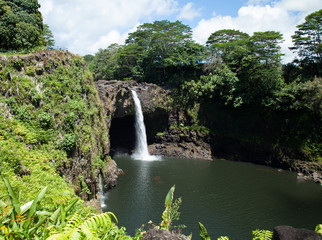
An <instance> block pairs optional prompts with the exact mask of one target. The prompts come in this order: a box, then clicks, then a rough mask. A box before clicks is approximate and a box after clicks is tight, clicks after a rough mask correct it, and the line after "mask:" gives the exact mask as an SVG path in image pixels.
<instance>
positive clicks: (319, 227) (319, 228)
mask: <svg viewBox="0 0 322 240" xmlns="http://www.w3.org/2000/svg"><path fill="white" fill-rule="evenodd" d="M315 232H317V233H319V234H321V235H322V224H318V225H316V227H315Z"/></svg>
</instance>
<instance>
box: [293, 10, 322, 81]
mask: <svg viewBox="0 0 322 240" xmlns="http://www.w3.org/2000/svg"><path fill="white" fill-rule="evenodd" d="M297 29H298V30H297V31H295V34H294V35H293V36H292V39H293V43H294V46H293V47H290V49H291V50H293V51H294V52H296V53H297V54H298V56H299V58H300V64H301V65H303V66H304V67H305V68H308V67H309V69H308V71H307V72H310V71H311V73H312V74H311V75H313V76H314V75H316V76H321V74H322V70H321V68H322V36H321V33H322V9H320V10H319V11H316V12H314V13H311V14H309V15H308V16H307V17H306V18H305V22H304V23H302V24H300V25H298V26H297ZM310 66H313V68H312V67H310Z"/></svg>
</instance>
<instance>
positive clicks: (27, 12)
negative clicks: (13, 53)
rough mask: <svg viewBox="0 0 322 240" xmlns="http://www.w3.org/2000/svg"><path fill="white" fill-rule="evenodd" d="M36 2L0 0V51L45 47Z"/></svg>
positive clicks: (32, 0)
mask: <svg viewBox="0 0 322 240" xmlns="http://www.w3.org/2000/svg"><path fill="white" fill-rule="evenodd" d="M39 7H40V5H39V4H38V0H0V49H3V50H19V49H30V48H33V47H37V46H43V45H45V42H44V37H43V28H44V26H43V22H42V16H41V13H40V12H39V11H38V8H39Z"/></svg>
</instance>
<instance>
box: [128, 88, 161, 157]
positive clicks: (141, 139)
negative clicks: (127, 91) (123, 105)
mask: <svg viewBox="0 0 322 240" xmlns="http://www.w3.org/2000/svg"><path fill="white" fill-rule="evenodd" d="M131 91H132V96H133V100H134V105H135V133H136V150H135V153H133V154H132V158H134V159H136V160H144V161H153V160H160V157H159V156H152V155H150V153H149V150H148V144H147V140H146V139H147V138H146V130H145V125H144V118H143V112H142V108H141V102H140V99H139V97H138V95H137V93H136V92H135V91H134V90H131Z"/></svg>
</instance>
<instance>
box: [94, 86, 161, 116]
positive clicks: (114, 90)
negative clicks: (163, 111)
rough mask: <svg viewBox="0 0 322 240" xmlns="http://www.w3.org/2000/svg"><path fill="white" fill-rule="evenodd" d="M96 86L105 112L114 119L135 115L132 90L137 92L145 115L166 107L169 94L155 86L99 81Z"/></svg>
mask: <svg viewBox="0 0 322 240" xmlns="http://www.w3.org/2000/svg"><path fill="white" fill-rule="evenodd" d="M95 86H96V89H97V90H98V93H99V96H100V99H101V100H102V102H103V104H104V109H105V111H106V112H107V114H108V115H109V116H110V117H112V118H113V117H116V118H117V117H118V118H119V117H124V116H126V115H129V114H134V102H133V99H132V93H131V89H134V90H135V91H136V92H137V94H138V96H139V98H140V101H141V104H142V111H143V112H144V113H152V112H154V111H155V109H156V108H158V107H159V108H160V107H161V108H165V107H166V100H167V92H166V91H165V90H164V89H163V88H161V87H158V86H157V85H155V84H151V83H137V82H135V81H117V80H112V81H106V80H99V81H97V82H96V84H95Z"/></svg>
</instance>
